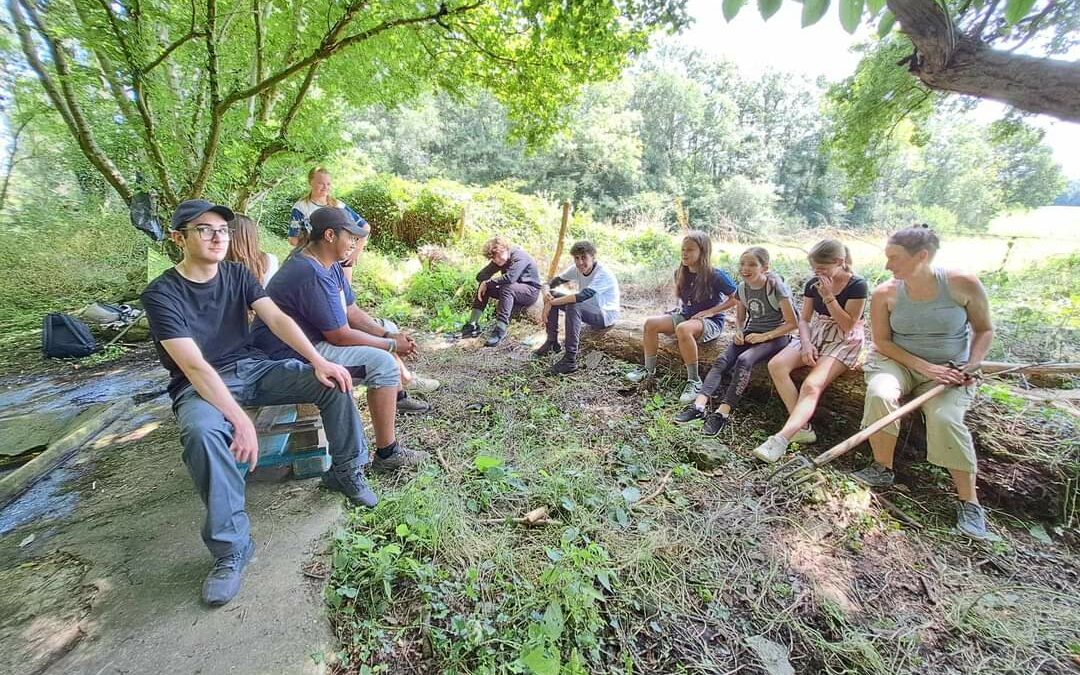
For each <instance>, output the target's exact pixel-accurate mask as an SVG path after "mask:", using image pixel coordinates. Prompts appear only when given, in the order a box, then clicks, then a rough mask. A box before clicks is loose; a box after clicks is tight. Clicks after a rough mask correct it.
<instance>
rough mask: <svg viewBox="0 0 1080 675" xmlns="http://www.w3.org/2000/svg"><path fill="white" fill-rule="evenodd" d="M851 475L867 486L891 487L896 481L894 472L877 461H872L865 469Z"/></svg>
mask: <svg viewBox="0 0 1080 675" xmlns="http://www.w3.org/2000/svg"><path fill="white" fill-rule="evenodd" d="M851 477H852V478H854V479H855V480H856V481H858V482H860V483H862V484H863V485H865V486H867V487H892V485H893V483H895V482H896V474H894V473H893V470H892V469H887V468H885V467H884V466H882V465H880V464H878V463H877V462H874V463H872V464H871V465H870V466H868V467H866V468H865V469H860V470H859V471H856V472H855V473H853V474H851Z"/></svg>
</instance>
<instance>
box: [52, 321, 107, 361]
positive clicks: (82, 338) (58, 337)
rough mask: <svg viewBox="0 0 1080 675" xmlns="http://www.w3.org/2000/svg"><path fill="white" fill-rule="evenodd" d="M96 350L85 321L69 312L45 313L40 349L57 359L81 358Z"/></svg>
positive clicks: (95, 342) (96, 346) (95, 343)
mask: <svg viewBox="0 0 1080 675" xmlns="http://www.w3.org/2000/svg"><path fill="white" fill-rule="evenodd" d="M97 350H98V344H97V341H95V340H94V336H93V335H91V334H90V329H89V328H88V327H87V325H86V324H85V323H83V322H82V321H79V320H78V319H76V318H75V317H73V316H71V315H69V314H61V313H60V312H55V313H53V314H46V315H45V321H44V323H43V324H42V326H41V351H42V352H44V354H45V356H50V357H52V358H57V359H69V358H81V357H83V356H89V355H90V354H93V353H94V352H96V351H97Z"/></svg>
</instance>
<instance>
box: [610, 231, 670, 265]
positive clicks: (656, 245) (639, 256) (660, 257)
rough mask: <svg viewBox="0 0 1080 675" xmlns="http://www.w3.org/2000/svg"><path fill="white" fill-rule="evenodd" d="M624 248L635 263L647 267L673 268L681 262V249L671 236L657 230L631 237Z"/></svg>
mask: <svg viewBox="0 0 1080 675" xmlns="http://www.w3.org/2000/svg"><path fill="white" fill-rule="evenodd" d="M623 248H624V249H625V250H626V251H627V252H628V253H629V254H630V258H631V260H632V261H633V262H635V263H637V264H639V265H644V266H645V267H653V268H657V267H671V268H673V269H674V267H675V265H677V264H678V261H679V247H678V246H676V244H675V242H674V241H673V240H672V238H671V236H670V235H667V234H665V233H663V232H657V231H656V230H651V229H650V230H645V231H644V232H642V233H641V234H639V235H637V236H634V237H629V238H628V239H626V240H625V241H624V242H623Z"/></svg>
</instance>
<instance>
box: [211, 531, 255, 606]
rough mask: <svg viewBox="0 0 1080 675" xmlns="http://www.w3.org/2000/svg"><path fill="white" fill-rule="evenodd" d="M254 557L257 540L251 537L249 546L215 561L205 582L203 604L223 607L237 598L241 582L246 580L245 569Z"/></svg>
mask: <svg viewBox="0 0 1080 675" xmlns="http://www.w3.org/2000/svg"><path fill="white" fill-rule="evenodd" d="M254 555H255V540H254V539H251V538H250V537H249V538H248V541H247V546H245V547H244V548H243V549H242V550H239V551H236V552H235V553H230V554H229V555H226V556H222V557H220V558H218V559H217V560H215V561H214V567H213V568H211V570H210V574H208V575H206V581H204V582H203V587H202V599H203V602H205V603H206V604H208V605H210V606H211V607H221V606H222V605H224V604H225V603H227V602H228V601H230V600H232V599H233V598H234V597H236V594H237V592H238V591H239V590H240V582H241V581H243V578H244V568H245V567H247V564H248V563H249V562H250V561H251V558H252V557H253V556H254Z"/></svg>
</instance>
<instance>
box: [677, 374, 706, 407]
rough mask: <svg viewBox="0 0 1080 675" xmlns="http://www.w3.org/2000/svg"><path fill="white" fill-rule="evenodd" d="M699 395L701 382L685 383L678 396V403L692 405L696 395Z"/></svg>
mask: <svg viewBox="0 0 1080 675" xmlns="http://www.w3.org/2000/svg"><path fill="white" fill-rule="evenodd" d="M700 393H701V380H697V381H695V382H687V383H686V386H685V387H683V390H682V395H680V396H679V403H692V402H693V401H694V399H695V398H697V397H698V394H700Z"/></svg>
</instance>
